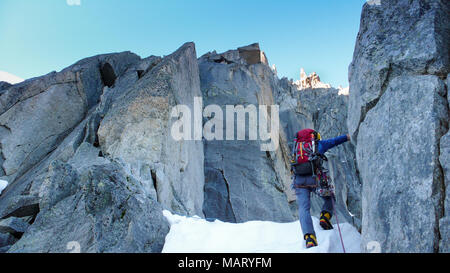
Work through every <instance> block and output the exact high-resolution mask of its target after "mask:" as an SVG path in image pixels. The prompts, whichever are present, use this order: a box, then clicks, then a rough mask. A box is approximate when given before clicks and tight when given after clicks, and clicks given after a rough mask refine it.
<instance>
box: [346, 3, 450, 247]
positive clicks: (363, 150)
mask: <svg viewBox="0 0 450 273" xmlns="http://www.w3.org/2000/svg"><path fill="white" fill-rule="evenodd" d="M449 11H450V3H449V2H448V1H438V0H433V1H431V0H430V1H418V0H413V1H407V0H398V1H391V0H383V1H379V3H367V4H365V5H364V8H363V11H362V16H361V26H360V31H359V34H358V37H357V42H356V47H355V52H354V57H353V62H352V63H351V65H350V68H349V80H350V100H349V108H348V128H349V131H350V133H351V134H352V139H353V142H354V144H356V157H357V166H358V173H359V176H360V179H361V182H362V185H363V187H362V194H361V196H362V238H363V242H362V244H363V245H362V247H363V249H366V246H367V244H368V243H369V242H371V241H376V242H378V243H380V245H381V250H382V251H383V252H433V251H434V252H437V251H448V225H447V224H446V223H448V216H447V217H445V218H444V216H445V212H447V210H445V206H446V205H447V204H448V203H446V202H445V201H446V199H448V197H447V196H448V193H446V185H448V150H446V149H447V148H448V145H447V144H448V141H447V139H448V136H444V135H445V134H446V133H447V132H448V120H449V116H448V115H449V110H448V100H447V98H448V94H447V90H448V80H447V81H446V78H448V73H449V70H450V66H449V63H450V60H449V44H450V29H449V28H450V22H449V16H448V14H449ZM446 183H447V184H446ZM447 206H448V205H447ZM366 250H367V249H366Z"/></svg>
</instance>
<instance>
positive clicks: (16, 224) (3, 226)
mask: <svg viewBox="0 0 450 273" xmlns="http://www.w3.org/2000/svg"><path fill="white" fill-rule="evenodd" d="M29 226H30V224H28V223H27V222H25V221H24V220H22V219H20V218H16V217H9V218H6V219H3V220H0V233H9V234H11V235H13V236H15V237H20V236H21V235H22V234H23V233H25V231H27V229H28V227H29Z"/></svg>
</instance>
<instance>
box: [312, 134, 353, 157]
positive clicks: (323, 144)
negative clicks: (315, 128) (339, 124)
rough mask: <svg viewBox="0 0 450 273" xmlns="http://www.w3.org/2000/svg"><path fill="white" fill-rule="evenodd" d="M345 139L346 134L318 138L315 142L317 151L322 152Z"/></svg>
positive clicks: (345, 140) (343, 141)
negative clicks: (323, 138) (322, 138)
mask: <svg viewBox="0 0 450 273" xmlns="http://www.w3.org/2000/svg"><path fill="white" fill-rule="evenodd" d="M347 141H348V139H347V136H346V135H343V136H339V137H335V138H330V139H326V140H319V142H318V144H317V148H318V152H319V153H320V154H324V153H326V152H327V151H328V150H329V149H331V148H333V147H336V146H337V145H340V144H342V143H345V142H347Z"/></svg>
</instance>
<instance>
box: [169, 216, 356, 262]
mask: <svg viewBox="0 0 450 273" xmlns="http://www.w3.org/2000/svg"><path fill="white" fill-rule="evenodd" d="M163 215H164V216H165V217H166V218H167V220H168V221H169V223H170V231H169V233H168V234H167V236H166V242H165V244H164V248H163V250H162V252H163V253H342V252H343V250H342V245H341V241H340V238H339V233H338V229H337V225H335V226H334V227H335V229H334V230H328V231H325V230H322V228H321V227H320V226H319V219H317V218H315V217H313V224H314V229H315V230H316V233H317V240H318V244H319V246H318V247H313V248H310V249H306V248H305V242H304V240H303V236H302V232H301V227H300V223H299V221H296V222H292V223H275V222H269V221H250V222H246V223H239V224H234V223H226V222H222V221H220V220H214V221H211V222H210V221H207V220H205V219H202V218H200V217H198V216H194V217H186V216H179V215H174V214H172V213H171V212H169V211H167V210H165V211H163ZM340 228H341V232H342V235H343V240H344V244H345V248H346V252H352V253H359V252H361V248H360V243H361V235H360V234H359V233H358V231H357V230H356V229H355V228H354V227H353V226H352V225H350V224H348V223H344V224H340Z"/></svg>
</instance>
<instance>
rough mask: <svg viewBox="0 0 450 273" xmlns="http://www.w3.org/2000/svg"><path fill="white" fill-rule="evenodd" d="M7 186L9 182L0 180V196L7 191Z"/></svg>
mask: <svg viewBox="0 0 450 273" xmlns="http://www.w3.org/2000/svg"><path fill="white" fill-rule="evenodd" d="M6 186H8V181H5V180H0V194H2V191H3V190H4V189H6Z"/></svg>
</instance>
